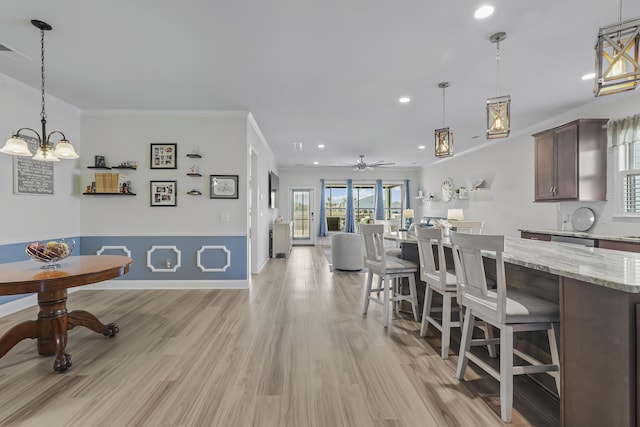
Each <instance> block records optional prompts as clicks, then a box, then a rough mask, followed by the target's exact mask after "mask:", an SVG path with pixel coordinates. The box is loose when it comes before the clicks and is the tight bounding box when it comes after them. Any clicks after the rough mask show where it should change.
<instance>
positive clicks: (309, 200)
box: [289, 188, 315, 245]
mask: <svg viewBox="0 0 640 427" xmlns="http://www.w3.org/2000/svg"><path fill="white" fill-rule="evenodd" d="M289 200H290V201H291V220H292V221H293V241H292V244H294V245H312V244H313V243H314V234H315V233H314V212H313V189H312V188H294V189H292V190H291V197H290V198H289Z"/></svg>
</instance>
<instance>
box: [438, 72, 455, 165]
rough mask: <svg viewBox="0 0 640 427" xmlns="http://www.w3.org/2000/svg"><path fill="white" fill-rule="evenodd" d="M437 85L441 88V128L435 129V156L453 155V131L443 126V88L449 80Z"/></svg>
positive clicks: (447, 84)
mask: <svg viewBox="0 0 640 427" xmlns="http://www.w3.org/2000/svg"><path fill="white" fill-rule="evenodd" d="M438 87H439V88H440V89H442V128H441V129H436V130H435V141H436V153H435V154H436V157H450V156H453V132H452V131H451V129H449V128H446V127H444V113H445V93H444V91H445V89H446V88H448V87H449V82H442V83H438Z"/></svg>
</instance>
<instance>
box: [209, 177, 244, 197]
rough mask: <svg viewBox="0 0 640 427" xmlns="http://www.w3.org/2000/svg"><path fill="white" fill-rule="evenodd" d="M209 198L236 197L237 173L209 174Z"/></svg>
mask: <svg viewBox="0 0 640 427" xmlns="http://www.w3.org/2000/svg"><path fill="white" fill-rule="evenodd" d="M209 184H210V187H211V197H210V198H211V199H237V198H238V175H211V176H210V182H209Z"/></svg>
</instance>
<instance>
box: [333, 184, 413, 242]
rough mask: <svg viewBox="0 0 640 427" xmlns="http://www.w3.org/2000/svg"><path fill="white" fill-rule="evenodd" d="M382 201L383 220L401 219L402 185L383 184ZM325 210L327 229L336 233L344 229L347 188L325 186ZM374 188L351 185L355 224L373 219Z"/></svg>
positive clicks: (343, 186) (364, 185)
mask: <svg viewBox="0 0 640 427" xmlns="http://www.w3.org/2000/svg"><path fill="white" fill-rule="evenodd" d="M382 188H383V193H382V200H383V203H384V212H385V214H384V217H385V219H401V217H402V206H403V203H402V202H403V201H402V185H401V184H383V186H382ZM324 196H325V210H326V213H327V228H328V230H329V231H338V230H342V229H343V228H344V221H345V216H346V215H345V208H346V206H347V186H346V185H327V186H325V194H324ZM375 199H376V188H375V185H373V184H354V185H353V210H354V213H355V218H356V222H360V220H361V219H363V218H365V217H368V218H370V219H374V218H375V205H376V203H375Z"/></svg>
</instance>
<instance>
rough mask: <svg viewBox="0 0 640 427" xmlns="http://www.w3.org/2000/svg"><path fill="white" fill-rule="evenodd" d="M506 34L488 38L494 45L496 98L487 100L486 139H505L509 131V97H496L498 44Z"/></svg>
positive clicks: (498, 74)
mask: <svg viewBox="0 0 640 427" xmlns="http://www.w3.org/2000/svg"><path fill="white" fill-rule="evenodd" d="M506 38H507V33H504V32H499V33H495V34H493V35H492V36H491V37H489V41H490V42H491V43H495V44H496V97H495V98H489V99H487V139H494V138H506V137H508V136H509V132H510V131H511V111H510V110H511V96H510V95H505V96H498V93H499V92H498V88H499V85H498V83H499V80H500V42H501V41H503V40H505V39H506Z"/></svg>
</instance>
